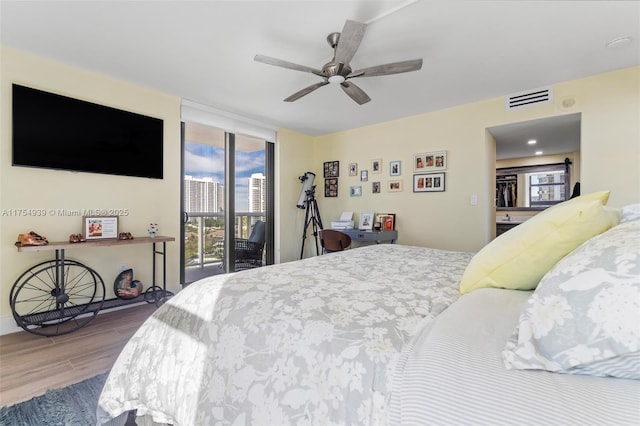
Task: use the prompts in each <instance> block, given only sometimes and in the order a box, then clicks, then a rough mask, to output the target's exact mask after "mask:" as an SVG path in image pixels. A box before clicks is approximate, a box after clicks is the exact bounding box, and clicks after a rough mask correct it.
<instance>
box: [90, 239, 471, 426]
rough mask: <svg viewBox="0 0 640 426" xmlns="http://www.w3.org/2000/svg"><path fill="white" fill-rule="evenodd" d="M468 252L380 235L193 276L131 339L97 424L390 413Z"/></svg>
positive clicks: (358, 418)
mask: <svg viewBox="0 0 640 426" xmlns="http://www.w3.org/2000/svg"><path fill="white" fill-rule="evenodd" d="M471 257H472V254H471V253H462V252H452V251H441V250H433V249H428V248H420V247H408V246H401V245H395V244H381V245H373V246H368V247H362V248H358V249H353V250H346V251H343V252H338V253H331V254H327V255H323V256H318V257H314V258H310V259H304V260H301V261H296V262H290V263H283V264H279V265H273V266H268V267H263V268H257V269H251V270H247V271H242V272H237V273H234V274H228V275H219V276H215V277H209V278H206V279H203V280H201V281H198V282H196V283H193V284H190V285H189V286H188V287H187V288H185V289H184V290H182V291H181V292H179V293H178V294H177V295H176V296H175V297H173V298H171V299H170V300H169V301H168V302H167V303H166V304H165V305H164V306H162V307H161V308H160V309H159V310H158V311H156V312H155V313H154V315H153V316H152V317H150V318H149V320H147V321H146V322H145V323H144V324H143V325H142V326H141V328H140V329H139V331H138V332H137V333H136V334H135V335H134V336H133V337H132V338H131V340H130V341H129V342H128V344H127V345H126V346H125V348H124V349H123V351H122V353H121V354H120V356H119V358H118V360H117V362H116V364H115V365H114V367H113V369H112V370H111V372H110V374H109V377H108V379H107V382H106V384H105V387H104V389H103V391H102V394H101V397H100V400H99V407H98V424H103V423H110V424H118V423H120V424H122V423H123V422H124V420H125V417H126V412H127V411H129V410H137V416H138V418H137V422H138V424H139V425H142V424H153V423H154V422H155V423H158V424H167V423H168V424H173V425H176V426H177V425H210V424H211V425H212V424H236V425H242V424H259V425H286V424H384V423H386V422H387V418H386V417H387V405H388V400H389V394H390V390H391V380H392V376H393V371H394V366H395V363H396V360H397V359H398V357H399V353H400V350H401V348H402V347H403V345H404V344H406V343H407V342H408V341H409V340H410V338H411V337H412V336H413V335H414V334H415V332H416V331H417V330H420V329H421V328H422V324H423V323H424V322H428V321H430V320H431V319H433V318H435V317H436V316H437V315H438V314H440V313H441V312H442V311H443V310H444V309H445V308H446V307H447V306H449V305H450V304H451V303H453V302H454V301H455V300H456V299H457V298H458V297H459V291H458V287H457V285H458V282H459V281H460V277H461V276H462V273H463V272H464V268H465V266H466V265H467V263H468V262H469V260H470V259H471Z"/></svg>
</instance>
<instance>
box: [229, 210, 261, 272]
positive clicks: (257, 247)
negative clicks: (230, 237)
mask: <svg viewBox="0 0 640 426" xmlns="http://www.w3.org/2000/svg"><path fill="white" fill-rule="evenodd" d="M265 231H266V228H265V223H264V222H263V221H261V220H259V221H257V222H256V224H255V225H254V226H253V229H252V230H251V235H249V238H248V239H244V238H236V271H243V270H245V269H251V268H259V267H260V266H262V252H263V250H264V241H265V234H266V232H265Z"/></svg>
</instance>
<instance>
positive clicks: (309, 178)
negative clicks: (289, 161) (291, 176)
mask: <svg viewBox="0 0 640 426" xmlns="http://www.w3.org/2000/svg"><path fill="white" fill-rule="evenodd" d="M315 178H316V174H315V173H313V172H307V173H305V174H304V175H302V176H300V177H299V178H298V179H300V182H302V191H300V197H299V198H298V204H297V205H296V207H298V208H299V209H304V208H305V207H306V201H307V196H308V195H310V194H311V192H310V191H313V189H314V186H313V181H314V180H315Z"/></svg>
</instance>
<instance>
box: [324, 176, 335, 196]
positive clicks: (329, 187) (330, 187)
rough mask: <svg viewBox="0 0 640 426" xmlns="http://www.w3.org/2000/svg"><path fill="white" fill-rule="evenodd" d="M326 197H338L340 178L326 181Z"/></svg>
mask: <svg viewBox="0 0 640 426" xmlns="http://www.w3.org/2000/svg"><path fill="white" fill-rule="evenodd" d="M324 196H325V197H337V196H338V178H333V179H325V180H324Z"/></svg>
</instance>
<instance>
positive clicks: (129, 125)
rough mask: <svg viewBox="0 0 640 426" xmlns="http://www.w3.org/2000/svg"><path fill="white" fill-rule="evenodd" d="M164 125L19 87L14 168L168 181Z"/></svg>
mask: <svg viewBox="0 0 640 426" xmlns="http://www.w3.org/2000/svg"><path fill="white" fill-rule="evenodd" d="M162 146H163V121H162V120H161V119H158V118H153V117H147V116H144V115H140V114H136V113H133V112H129V111H123V110H119V109H115V108H111V107H107V106H103V105H98V104H94V103H91V102H86V101H81V100H78V99H73V98H69V97H66V96H61V95H58V94H55V93H50V92H45V91H42V90H37V89H33V88H30V87H25V86H20V85H18V84H14V85H13V143H12V148H13V159H12V161H13V162H12V164H13V165H14V166H25V167H41V168H47V169H60V170H70V171H76V172H89V173H104V174H111V175H124V176H137V177H145V178H154V179H162V170H163V169H162V158H163V149H162Z"/></svg>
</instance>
